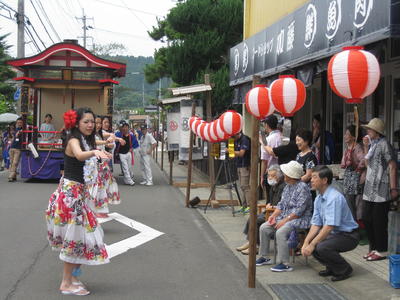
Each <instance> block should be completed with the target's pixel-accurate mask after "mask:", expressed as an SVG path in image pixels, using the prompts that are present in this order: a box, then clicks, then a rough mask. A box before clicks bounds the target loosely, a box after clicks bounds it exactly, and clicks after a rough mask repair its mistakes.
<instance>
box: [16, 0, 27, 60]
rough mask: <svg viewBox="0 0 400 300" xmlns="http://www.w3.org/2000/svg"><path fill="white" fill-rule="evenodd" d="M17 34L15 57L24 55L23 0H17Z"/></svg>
mask: <svg viewBox="0 0 400 300" xmlns="http://www.w3.org/2000/svg"><path fill="white" fill-rule="evenodd" d="M17 24H18V36H17V57H18V58H22V57H25V3H24V0H18V14H17Z"/></svg>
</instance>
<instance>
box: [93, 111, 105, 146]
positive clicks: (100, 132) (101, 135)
mask: <svg viewBox="0 0 400 300" xmlns="http://www.w3.org/2000/svg"><path fill="white" fill-rule="evenodd" d="M97 118H99V119H100V123H101V128H100V130H97V131H96V134H97V136H99V137H100V138H101V139H102V140H104V138H103V117H102V116H96V117H95V119H94V120H95V121H96V119H97ZM95 123H96V122H95ZM94 126H95V127H94V128H95V130H96V124H95V125H94Z"/></svg>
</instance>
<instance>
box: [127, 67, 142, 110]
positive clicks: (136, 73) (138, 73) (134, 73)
mask: <svg viewBox="0 0 400 300" xmlns="http://www.w3.org/2000/svg"><path fill="white" fill-rule="evenodd" d="M128 74H132V75H140V74H142V75H143V81H142V104H143V108H144V73H142V72H130V73H128Z"/></svg>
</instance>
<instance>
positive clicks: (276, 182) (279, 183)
mask: <svg viewBox="0 0 400 300" xmlns="http://www.w3.org/2000/svg"><path fill="white" fill-rule="evenodd" d="M268 184H269V185H270V186H271V188H270V190H269V197H268V199H269V203H268V204H267V206H266V209H271V208H275V206H276V205H277V204H278V202H279V201H280V200H281V196H282V192H283V189H284V187H285V186H286V183H285V181H284V180H283V173H282V171H281V168H280V167H279V166H278V165H272V166H271V167H270V168H269V169H268ZM265 213H266V211H264V212H263V213H261V214H259V215H258V216H257V227H256V233H257V245H259V244H260V239H259V228H260V226H261V224H263V223H264V222H265ZM248 232H249V220H247V223H246V226H245V228H244V231H243V233H244V234H245V235H246V237H247V240H249V237H248ZM249 246H250V245H249V242H246V243H245V244H244V245H242V246H240V247H237V248H236V250H237V251H241V252H242V254H245V255H248V254H249Z"/></svg>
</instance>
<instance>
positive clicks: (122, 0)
mask: <svg viewBox="0 0 400 300" xmlns="http://www.w3.org/2000/svg"><path fill="white" fill-rule="evenodd" d="M120 1H121V2H122V4H123V5H124V6H125V8H127V9H128V10H129V12H130V13H131V14H132V15H134V16H135V18H136V19H138V20H139V22H140V23H142V24H143V26H144V27H145V28H146V29H147V30H149V28H148V27H147V25H146V24H145V23H144V22H143V21H142V19H140V18H139V16H138V15H137V14H136V13H135V12H134V10H133V9H131V8H130V7H128V5H126V3H125V2H124V0H120Z"/></svg>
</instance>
